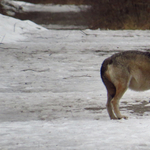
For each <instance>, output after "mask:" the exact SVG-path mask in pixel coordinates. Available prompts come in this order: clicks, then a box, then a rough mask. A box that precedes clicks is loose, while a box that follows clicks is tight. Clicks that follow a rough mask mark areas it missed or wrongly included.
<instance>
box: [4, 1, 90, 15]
mask: <svg viewBox="0 0 150 150" xmlns="http://www.w3.org/2000/svg"><path fill="white" fill-rule="evenodd" d="M2 4H3V6H4V8H5V9H12V10H13V11H21V10H22V11H24V12H43V11H44V12H52V13H60V12H75V13H76V12H80V11H81V10H82V11H85V10H87V9H88V8H89V7H90V6H88V5H79V6H75V5H53V4H47V5H42V4H32V3H27V2H23V1H12V0H3V3H2Z"/></svg>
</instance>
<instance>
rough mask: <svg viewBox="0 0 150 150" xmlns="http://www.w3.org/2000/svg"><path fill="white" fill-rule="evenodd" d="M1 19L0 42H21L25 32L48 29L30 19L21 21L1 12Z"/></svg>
mask: <svg viewBox="0 0 150 150" xmlns="http://www.w3.org/2000/svg"><path fill="white" fill-rule="evenodd" d="M0 19H1V21H0V33H1V34H0V43H12V42H19V41H21V40H23V39H25V36H24V35H23V34H26V33H30V34H31V32H39V31H44V30H46V29H45V28H43V27H41V26H39V25H37V24H35V23H33V22H31V21H29V20H26V21H21V20H19V19H14V18H11V17H8V16H4V15H1V14H0Z"/></svg>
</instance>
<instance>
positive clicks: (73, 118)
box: [0, 15, 150, 150]
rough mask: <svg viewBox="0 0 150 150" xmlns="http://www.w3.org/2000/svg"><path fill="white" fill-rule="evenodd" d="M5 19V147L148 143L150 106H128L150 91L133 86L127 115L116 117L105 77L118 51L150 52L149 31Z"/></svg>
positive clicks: (0, 143)
mask: <svg viewBox="0 0 150 150" xmlns="http://www.w3.org/2000/svg"><path fill="white" fill-rule="evenodd" d="M0 19H1V20H3V21H2V22H0V33H1V35H0V64H1V65H0V72H1V76H0V80H1V84H0V95H1V96H0V103H1V104H0V122H1V124H0V129H1V130H0V149H11V150H20V149H21V150H29V149H30V150H49V149H50V150H57V149H58V150H59V149H62V150H66V149H76V150H80V149H87V150H93V149H99V150H104V149H115V150H120V149H121V150H127V149H128V150H133V149H135V150H141V149H149V146H150V141H149V138H150V134H149V128H150V125H149V122H150V112H149V111H145V112H143V114H141V113H138V112H135V111H134V109H132V107H131V109H128V107H129V106H133V108H134V106H137V105H139V107H140V104H143V101H146V102H147V103H148V102H149V94H150V91H146V92H133V91H130V90H129V91H127V92H126V93H125V95H124V96H123V98H122V99H121V104H120V105H121V107H122V108H121V112H122V114H125V115H128V116H129V119H128V120H117V121H112V120H110V119H109V117H108V114H107V111H106V107H105V105H106V99H107V97H106V90H105V87H104V85H103V83H102V81H101V79H100V76H99V68H100V66H101V63H102V61H103V60H104V59H105V58H106V57H108V56H110V55H112V54H113V53H116V52H119V51H124V50H142V51H149V47H150V43H149V41H150V36H149V33H150V31H149V30H146V31H141V30H135V31H133V30H131V31H129V30H124V31H121V30H120V31H119V30H118V31H112V30H107V31H105V30H83V31H81V30H47V29H45V28H42V27H40V26H38V25H36V24H34V23H32V22H30V21H21V20H18V19H13V18H11V17H6V16H3V15H0ZM16 23H17V24H16ZM15 24H16V26H15V30H14V25H15ZM147 103H145V104H144V106H143V105H142V107H149V104H147Z"/></svg>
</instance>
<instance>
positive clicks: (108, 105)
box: [106, 93, 118, 119]
mask: <svg viewBox="0 0 150 150" xmlns="http://www.w3.org/2000/svg"><path fill="white" fill-rule="evenodd" d="M111 100H112V96H111V95H110V94H109V93H108V94H107V104H106V107H107V112H108V114H109V117H110V119H118V118H117V117H116V116H115V115H114V112H113V106H112V102H111Z"/></svg>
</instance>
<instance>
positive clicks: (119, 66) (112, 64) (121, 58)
mask: <svg viewBox="0 0 150 150" xmlns="http://www.w3.org/2000/svg"><path fill="white" fill-rule="evenodd" d="M100 74H101V78H102V81H103V83H104V85H105V87H106V89H107V104H106V107H107V111H108V114H109V117H110V119H122V118H124V119H127V118H128V117H127V116H124V115H122V114H121V113H120V110H119V100H120V99H121V97H122V96H123V94H124V93H125V92H126V90H127V89H128V88H130V89H132V90H135V91H145V90H148V89H150V53H149V52H142V51H124V52H120V53H116V54H114V55H112V56H111V57H109V58H106V59H105V60H104V61H103V63H102V66H101V69H100Z"/></svg>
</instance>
